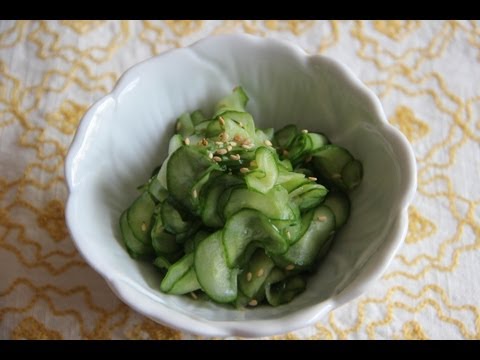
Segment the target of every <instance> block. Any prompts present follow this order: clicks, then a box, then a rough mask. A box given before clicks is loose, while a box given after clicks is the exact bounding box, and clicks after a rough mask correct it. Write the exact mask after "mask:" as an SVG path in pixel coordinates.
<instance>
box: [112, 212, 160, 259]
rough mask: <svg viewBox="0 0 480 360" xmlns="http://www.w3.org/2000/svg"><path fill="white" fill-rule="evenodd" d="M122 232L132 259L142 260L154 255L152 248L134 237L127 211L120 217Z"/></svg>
mask: <svg viewBox="0 0 480 360" xmlns="http://www.w3.org/2000/svg"><path fill="white" fill-rule="evenodd" d="M120 230H121V233H122V239H123V242H124V244H125V246H126V247H127V250H128V253H129V254H130V256H131V257H132V258H134V259H141V258H146V257H149V256H151V255H153V248H152V246H151V245H150V244H144V243H142V242H141V241H139V240H138V239H137V238H136V237H135V236H134V235H133V232H132V230H131V229H130V225H129V224H128V220H127V211H124V212H123V213H122V216H120Z"/></svg>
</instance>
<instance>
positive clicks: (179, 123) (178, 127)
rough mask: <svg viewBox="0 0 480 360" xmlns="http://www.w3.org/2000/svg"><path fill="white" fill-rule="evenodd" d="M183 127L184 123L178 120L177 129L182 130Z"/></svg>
mask: <svg viewBox="0 0 480 360" xmlns="http://www.w3.org/2000/svg"><path fill="white" fill-rule="evenodd" d="M181 128H182V123H181V122H177V126H175V129H176V130H177V131H180V129H181Z"/></svg>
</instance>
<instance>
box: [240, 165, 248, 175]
mask: <svg viewBox="0 0 480 360" xmlns="http://www.w3.org/2000/svg"><path fill="white" fill-rule="evenodd" d="M249 171H250V169H249V168H246V167H243V168H240V172H241V173H242V174H245V173H248V172H249Z"/></svg>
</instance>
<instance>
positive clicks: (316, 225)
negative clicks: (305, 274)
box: [274, 205, 335, 269]
mask: <svg viewBox="0 0 480 360" xmlns="http://www.w3.org/2000/svg"><path fill="white" fill-rule="evenodd" d="M312 211H313V218H312V221H311V222H310V226H309V227H308V229H307V231H305V233H304V234H303V236H302V237H301V238H300V239H299V240H298V241H297V242H296V243H295V244H293V245H292V246H290V248H289V249H288V250H287V252H286V253H284V254H282V255H280V256H277V257H275V258H274V260H275V262H276V263H277V265H278V266H281V267H284V268H287V267H288V266H290V267H292V269H293V267H299V268H302V269H304V268H308V267H310V266H311V265H312V264H313V263H314V261H315V259H316V257H317V254H318V252H319V251H320V249H321V248H322V245H323V244H324V243H325V242H326V241H327V240H328V238H329V237H330V234H331V232H332V231H333V230H334V229H335V218H334V216H333V213H332V211H331V210H330V209H329V208H327V207H326V206H323V205H322V206H319V207H318V208H317V209H315V210H312Z"/></svg>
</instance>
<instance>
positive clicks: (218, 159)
mask: <svg viewBox="0 0 480 360" xmlns="http://www.w3.org/2000/svg"><path fill="white" fill-rule="evenodd" d="M213 160H214V161H216V162H220V161H222V158H221V157H220V156H214V157H213Z"/></svg>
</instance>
